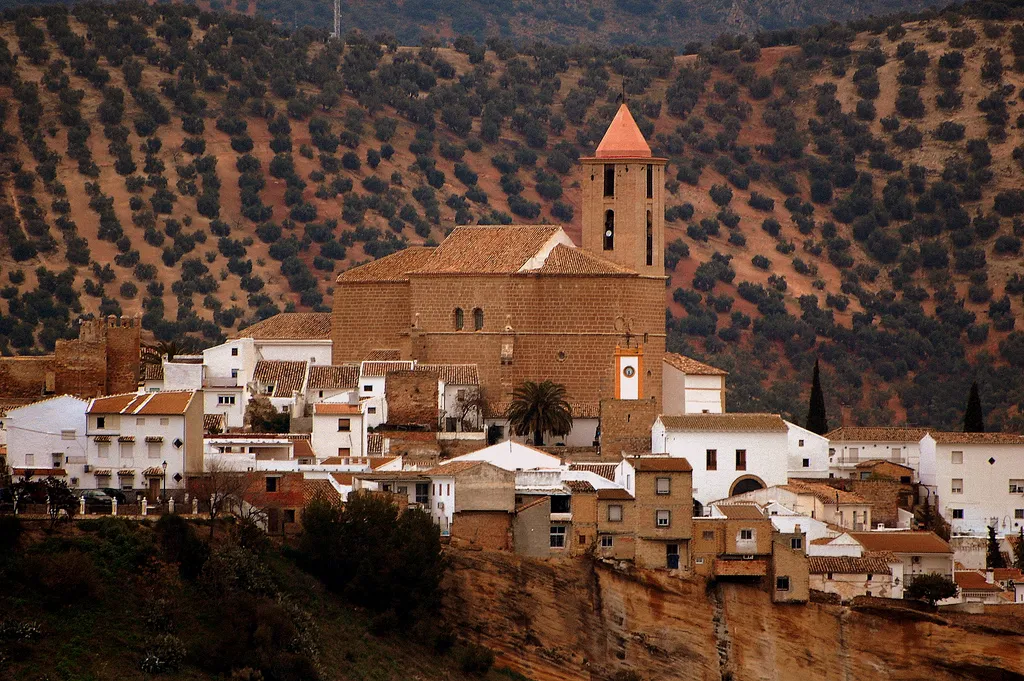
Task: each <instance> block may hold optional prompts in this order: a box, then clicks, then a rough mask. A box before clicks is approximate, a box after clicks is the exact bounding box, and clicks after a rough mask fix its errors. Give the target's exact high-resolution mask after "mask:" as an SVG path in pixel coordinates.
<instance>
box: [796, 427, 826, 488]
mask: <svg viewBox="0 0 1024 681" xmlns="http://www.w3.org/2000/svg"><path fill="white" fill-rule="evenodd" d="M786 427H787V428H789V477H791V478H827V477H829V475H828V474H829V460H828V448H829V441H828V438H827V437H825V436H824V435H818V434H817V433H813V432H811V431H809V430H807V429H806V428H804V427H802V426H798V425H796V424H795V423H791V422H789V421H786Z"/></svg>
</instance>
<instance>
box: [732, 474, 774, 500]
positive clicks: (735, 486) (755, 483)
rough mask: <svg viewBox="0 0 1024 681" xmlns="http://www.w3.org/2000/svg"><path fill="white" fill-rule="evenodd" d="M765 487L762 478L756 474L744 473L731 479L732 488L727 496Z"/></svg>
mask: <svg viewBox="0 0 1024 681" xmlns="http://www.w3.org/2000/svg"><path fill="white" fill-rule="evenodd" d="M765 487H767V485H765V484H764V480H762V479H761V478H759V477H757V476H756V475H744V476H742V477H739V478H736V480H735V481H733V483H732V490H731V491H730V492H729V496H731V497H732V496H736V495H737V494H745V493H747V492H753V491H754V490H759V489H764V488H765Z"/></svg>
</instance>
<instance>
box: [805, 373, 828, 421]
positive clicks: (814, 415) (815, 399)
mask: <svg viewBox="0 0 1024 681" xmlns="http://www.w3.org/2000/svg"><path fill="white" fill-rule="evenodd" d="M807 430H809V431H811V432H812V433H817V434H818V435H824V434H825V433H827V432H828V417H827V416H826V415H825V393H824V392H823V391H822V389H821V375H820V372H819V370H818V360H814V378H813V379H812V381H811V404H810V406H809V407H808V409H807Z"/></svg>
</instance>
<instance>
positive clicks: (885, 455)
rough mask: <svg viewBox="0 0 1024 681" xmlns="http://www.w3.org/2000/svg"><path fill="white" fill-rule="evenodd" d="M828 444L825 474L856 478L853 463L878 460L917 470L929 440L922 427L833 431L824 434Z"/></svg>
mask: <svg viewBox="0 0 1024 681" xmlns="http://www.w3.org/2000/svg"><path fill="white" fill-rule="evenodd" d="M825 437H826V438H828V441H829V452H828V453H829V474H830V476H831V477H836V478H853V477H857V464H858V463H861V462H863V461H869V460H876V459H882V460H886V461H892V462H893V463H898V464H903V465H905V466H910V467H911V468H913V469H914V470H920V465H921V456H922V453H923V452H927V451H928V450H929V448H930V447H931V445H932V444H933V442H934V441H933V440H931V438H930V437H929V436H928V431H927V429H925V428H858V427H842V428H836V429H835V430H833V431H830V432H828V433H826V434H825Z"/></svg>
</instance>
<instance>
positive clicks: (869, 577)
mask: <svg viewBox="0 0 1024 681" xmlns="http://www.w3.org/2000/svg"><path fill="white" fill-rule="evenodd" d="M872 577H874V575H873V574H871V573H868V581H869V582H870V581H871V578H872ZM868 595H869V596H870V595H871V594H868Z"/></svg>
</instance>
